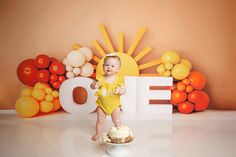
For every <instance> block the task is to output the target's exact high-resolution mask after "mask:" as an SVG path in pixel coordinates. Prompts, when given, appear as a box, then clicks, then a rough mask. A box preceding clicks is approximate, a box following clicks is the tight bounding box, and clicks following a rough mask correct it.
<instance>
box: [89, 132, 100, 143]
mask: <svg viewBox="0 0 236 157" xmlns="http://www.w3.org/2000/svg"><path fill="white" fill-rule="evenodd" d="M99 138H100V134H95V135H93V136H92V138H91V139H92V140H93V141H97V140H98V139H99Z"/></svg>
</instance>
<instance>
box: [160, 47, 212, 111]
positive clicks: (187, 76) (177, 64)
mask: <svg viewBox="0 0 236 157" xmlns="http://www.w3.org/2000/svg"><path fill="white" fill-rule="evenodd" d="M161 61H162V64H160V65H159V66H158V67H157V72H158V73H159V74H160V76H164V77H169V76H172V77H173V78H174V83H173V86H172V87H170V88H169V89H170V90H171V91H172V92H171V104H172V105H173V106H174V107H175V108H177V109H178V111H179V112H181V113H185V114H188V113H192V112H193V111H204V110H206V109H207V107H208V105H209V96H208V95H207V93H205V92H204V91H202V90H203V88H204V87H205V84H206V78H205V76H204V75H203V74H202V73H201V72H198V71H191V69H192V64H191V62H190V61H189V60H188V59H185V58H183V59H181V58H180V56H179V54H178V53H177V52H175V51H167V52H165V53H164V54H163V55H162V56H161Z"/></svg>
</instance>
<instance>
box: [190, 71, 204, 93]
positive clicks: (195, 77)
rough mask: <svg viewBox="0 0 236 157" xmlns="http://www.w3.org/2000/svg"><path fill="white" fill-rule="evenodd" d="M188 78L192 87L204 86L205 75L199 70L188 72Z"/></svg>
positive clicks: (201, 87) (200, 87)
mask: <svg viewBox="0 0 236 157" xmlns="http://www.w3.org/2000/svg"><path fill="white" fill-rule="evenodd" d="M188 79H189V80H190V82H191V86H192V87H193V88H194V89H199V90H201V89H203V88H204V87H205V84H206V78H205V76H204V75H203V74H202V73H200V72H197V71H191V72H190V74H189V77H188Z"/></svg>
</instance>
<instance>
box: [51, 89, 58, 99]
mask: <svg viewBox="0 0 236 157" xmlns="http://www.w3.org/2000/svg"><path fill="white" fill-rule="evenodd" d="M52 96H53V97H54V98H57V97H58V96H59V93H58V91H56V90H54V91H53V92H52Z"/></svg>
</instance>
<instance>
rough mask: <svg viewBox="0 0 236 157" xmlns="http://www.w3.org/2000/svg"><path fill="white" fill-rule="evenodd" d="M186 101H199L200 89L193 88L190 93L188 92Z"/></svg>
mask: <svg viewBox="0 0 236 157" xmlns="http://www.w3.org/2000/svg"><path fill="white" fill-rule="evenodd" d="M188 101H190V102H192V103H196V102H199V101H201V91H200V90H194V91H192V92H191V93H189V94H188Z"/></svg>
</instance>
